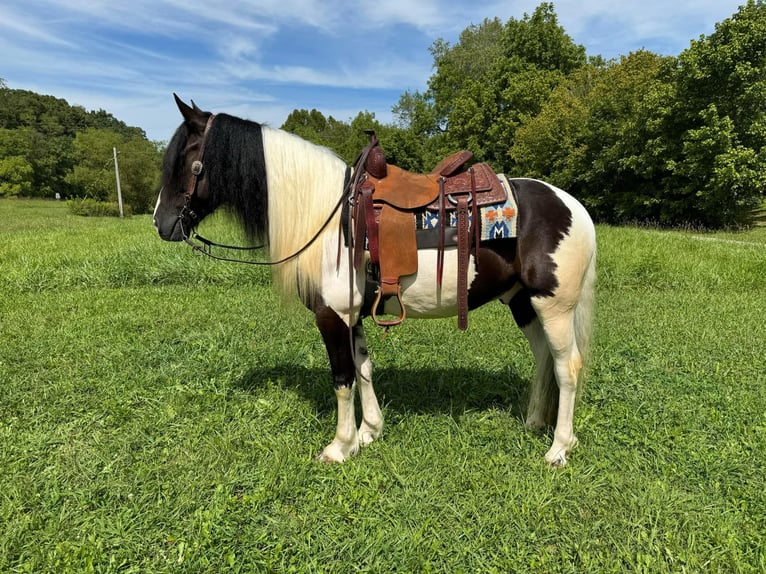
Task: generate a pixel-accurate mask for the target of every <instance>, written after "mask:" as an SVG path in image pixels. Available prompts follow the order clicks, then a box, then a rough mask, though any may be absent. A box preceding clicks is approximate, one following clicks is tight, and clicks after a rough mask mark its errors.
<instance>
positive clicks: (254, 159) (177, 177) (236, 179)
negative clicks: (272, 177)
mask: <svg viewBox="0 0 766 574" xmlns="http://www.w3.org/2000/svg"><path fill="white" fill-rule="evenodd" d="M188 137H189V127H188V126H187V125H186V123H183V124H181V126H180V127H179V128H178V129H177V130H176V133H175V134H174V136H173V138H172V139H171V141H170V143H169V144H168V150H167V153H166V156H165V157H166V160H165V163H164V165H163V181H165V182H179V181H183V173H182V171H183V168H184V165H185V160H186V158H185V148H186V141H187V139H188ZM203 164H204V166H205V168H204V169H205V173H206V176H207V181H208V186H209V189H210V194H211V197H210V203H209V206H208V212H212V211H213V210H214V209H216V208H217V207H218V206H220V205H223V206H225V207H227V208H228V209H230V210H231V211H232V213H234V214H235V215H236V217H237V218H238V219H239V220H240V222H241V223H242V226H243V227H244V230H245V233H246V234H247V236H248V238H249V239H251V240H254V241H260V240H262V239H264V238H265V237H266V236H267V233H268V220H269V214H268V195H267V192H268V188H267V184H266V165H265V160H264V155H263V138H262V136H261V125H260V124H258V123H256V122H252V121H248V120H243V119H240V118H237V117H234V116H230V115H228V114H217V115H216V117H215V120H214V121H213V124H212V126H211V127H210V131H209V133H208V135H207V139H206V141H205V157H204V158H203Z"/></svg>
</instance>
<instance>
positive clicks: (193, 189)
mask: <svg viewBox="0 0 766 574" xmlns="http://www.w3.org/2000/svg"><path fill="white" fill-rule="evenodd" d="M214 119H215V114H210V117H209V118H208V119H207V123H206V124H205V131H204V132H203V133H202V143H201V144H200V147H199V152H198V153H197V159H195V160H194V161H193V162H192V167H191V173H192V175H191V179H189V183H188V185H187V186H186V191H185V192H184V204H183V207H182V208H181V211H180V212H179V214H178V222H179V225H180V226H181V238H182V239H183V241H184V243H186V244H187V245H189V246H190V247H191V248H192V249H193V250H194V251H196V252H197V253H202V254H203V255H206V256H207V257H210V258H211V259H215V260H217V261H229V262H232V263H244V264H246V265H267V266H271V265H281V264H282V263H287V262H288V261H290V260H292V259H295V258H296V257H298V256H299V255H301V254H302V253H303V252H304V251H306V250H307V249H308V248H309V247H311V246H312V245H313V244H314V242H315V241H316V240H317V239H318V238H319V236H320V235H321V234H322V232H323V231H324V230H325V229H326V228H327V226H328V225H330V222H332V220H333V218H334V217H335V215H336V214H337V213H338V210H339V209H340V208H341V206H342V205H343V202H344V200H346V198H348V197H350V195H351V190H352V189H353V187H352V186H351V182H350V181H349V177H348V174H347V177H346V183H345V184H344V186H343V193H342V194H341V196H340V198H339V199H338V202H337V203H336V204H335V207H334V208H333V210H332V212H330V215H329V216H328V217H327V219H326V220H325V222H324V223H323V224H322V225H321V227H320V228H319V229H318V230H317V232H316V233H315V234H314V235H313V237H311V239H309V241H308V242H307V243H306V244H305V245H304V246H303V247H301V248H300V249H298V251H296V252H295V253H293V254H291V255H288V256H287V257H283V258H282V259H279V260H277V261H250V260H247V259H235V258H230V257H221V256H219V255H214V254H213V253H212V248H213V247H218V248H221V249H231V250H239V251H254V250H257V249H262V248H263V247H265V245H258V246H254V247H242V246H236V245H225V244H222V243H216V242H214V241H211V240H209V239H206V238H204V237H202V236H201V235H200V234H198V233H197V232H196V230H195V228H196V226H197V224H198V223H199V222H200V221H201V220H202V218H201V217H199V216H198V215H197V214H196V213H195V212H194V210H193V209H192V208H191V202H192V198H193V197H194V196H195V194H196V193H197V186H198V185H199V179H200V176H201V175H202V172H203V170H204V167H205V166H204V163H203V159H204V156H205V144H206V143H207V136H208V133H209V132H210V127H211V126H212V125H213V120H214ZM185 218H188V219H189V220H191V222H192V225H191V230H190V231H191V236H190V234H189V233H187V231H186V229H185V227H184V219H185ZM195 239H196V240H197V241H199V242H200V243H201V245H200V243H195V242H194V240H195Z"/></svg>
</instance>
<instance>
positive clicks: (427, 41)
mask: <svg viewBox="0 0 766 574" xmlns="http://www.w3.org/2000/svg"><path fill="white" fill-rule="evenodd" d="M741 1H742V0H675V1H674V2H673V4H672V6H671V5H670V4H669V3H668V2H667V0H663V1H660V0H643V1H642V2H639V3H636V2H634V1H633V0H631V1H628V0H613V1H612V2H610V3H605V2H603V1H602V0H560V1H558V2H556V3H555V10H556V14H557V16H558V19H559V23H560V24H561V25H562V26H563V27H564V28H565V30H566V31H567V33H569V35H570V36H572V38H573V39H574V40H575V42H577V43H579V44H584V45H585V46H586V48H587V50H588V53H589V54H590V55H596V54H602V55H604V56H606V57H613V56H617V55H620V54H627V53H628V52H630V51H633V50H636V49H639V48H642V47H643V48H647V49H650V50H654V51H658V50H659V51H660V52H661V53H665V54H678V53H680V51H682V50H683V49H684V48H685V47H687V46H688V44H689V41H690V40H691V39H696V38H697V37H699V35H700V34H708V33H710V32H711V31H712V30H713V26H714V24H715V22H718V21H721V20H723V19H724V18H726V17H728V16H730V15H731V14H732V13H733V12H735V11H736V10H737V6H738V4H739V3H740V2H741ZM539 4H540V2H539V1H538V0H490V1H483V0H475V1H473V2H470V3H464V2H452V1H450V0H419V1H418V2H412V0H387V1H386V2H375V3H373V2H359V1H358V0H326V1H323V2H316V1H315V0H238V1H237V0H235V1H232V2H226V3H219V4H217V5H215V6H213V4H211V3H210V1H209V0H132V1H131V2H114V1H113V0H36V1H35V2H28V1H26V0H6V1H5V2H4V3H3V5H2V6H1V7H0V53H2V54H3V66H2V69H0V77H2V78H4V79H5V80H6V81H7V83H8V85H9V86H10V87H12V88H14V87H18V88H23V89H31V90H34V91H38V92H40V93H47V94H53V95H56V96H57V97H63V98H66V99H67V100H69V101H70V102H71V103H75V104H79V105H83V106H85V107H86V108H88V109H99V108H101V109H106V110H107V111H109V112H110V113H112V114H113V115H115V116H116V117H118V118H119V119H121V120H123V121H125V122H127V123H129V124H131V125H138V126H141V127H143V128H144V129H146V131H147V132H148V133H149V135H150V137H152V138H154V139H167V138H168V137H170V135H171V134H172V131H173V129H175V126H176V125H177V119H178V118H177V111H176V110H175V106H174V104H173V100H172V97H171V94H172V92H173V91H176V92H178V93H179V94H180V95H182V96H184V97H185V98H194V99H195V100H196V101H198V103H200V105H203V104H205V103H206V104H207V105H208V106H209V107H210V108H211V109H215V110H216V111H229V112H232V113H237V112H238V111H240V110H241V111H242V114H243V115H246V116H247V117H250V118H251V119H255V120H258V121H268V122H271V123H276V124H281V122H282V121H283V120H284V119H285V118H286V116H287V115H288V114H289V112H290V111H292V110H293V109H295V108H307V109H311V108H317V109H320V111H322V112H323V113H325V114H326V115H333V116H334V117H337V118H341V119H347V118H349V117H353V116H355V115H356V113H357V112H358V111H361V110H368V111H371V112H374V113H375V114H376V116H377V117H378V118H379V119H381V118H383V117H386V118H387V117H390V108H391V106H393V105H394V104H396V100H397V99H398V95H401V94H402V93H404V91H405V90H407V89H423V88H424V87H425V85H426V82H427V80H428V77H429V76H430V75H431V73H432V69H431V65H432V58H431V56H430V54H429V53H428V47H429V46H430V45H431V44H432V43H433V41H434V40H435V39H436V38H438V37H442V38H444V39H446V40H448V41H450V42H453V43H454V42H455V41H457V39H458V36H459V34H460V32H461V31H463V30H464V29H465V28H467V27H468V26H469V25H470V24H471V23H479V22H481V21H482V20H483V19H484V18H492V17H498V18H499V19H500V20H502V21H507V20H508V19H509V18H511V17H513V18H517V19H520V18H522V17H523V15H524V13H529V14H531V13H532V12H533V11H534V10H535V8H536V7H537V6H538V5H539ZM397 94H398V95H397Z"/></svg>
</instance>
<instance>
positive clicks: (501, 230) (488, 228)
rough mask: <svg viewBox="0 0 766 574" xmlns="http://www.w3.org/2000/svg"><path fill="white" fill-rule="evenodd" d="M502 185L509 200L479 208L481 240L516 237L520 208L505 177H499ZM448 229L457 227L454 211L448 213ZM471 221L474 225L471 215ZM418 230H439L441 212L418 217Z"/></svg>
mask: <svg viewBox="0 0 766 574" xmlns="http://www.w3.org/2000/svg"><path fill="white" fill-rule="evenodd" d="M498 178H499V179H500V183H501V184H502V185H503V187H504V188H505V190H506V191H507V192H508V199H507V200H506V201H505V203H499V204H495V205H487V206H485V207H480V208H479V217H480V218H481V239H482V240H486V239H504V238H510V237H516V220H517V219H518V213H519V210H518V206H517V205H516V201H515V200H514V197H513V192H512V191H511V186H510V185H509V184H508V180H507V179H506V178H505V176H504V175H498ZM446 215H447V217H448V221H447V225H446V226H447V227H448V228H450V227H457V214H456V213H455V212H454V211H451V212H448V213H447V214H446ZM469 221H470V222H471V224H473V216H472V215H469ZM417 228H418V229H434V230H435V229H438V228H439V212H438V211H424V212H422V213H421V214H420V215H419V217H418V222H417Z"/></svg>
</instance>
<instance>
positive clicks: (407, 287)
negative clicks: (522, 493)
mask: <svg viewBox="0 0 766 574" xmlns="http://www.w3.org/2000/svg"><path fill="white" fill-rule="evenodd" d="M174 97H175V100H176V105H177V107H178V109H179V111H180V113H181V116H182V118H183V121H182V123H181V124H180V125H179V127H178V129H177V130H176V131H175V133H174V135H173V137H172V139H171V140H170V142H169V144H168V147H167V151H166V153H165V156H164V160H163V167H162V180H161V188H160V192H159V197H158V199H157V204H156V207H155V210H154V217H153V221H154V226H155V227H156V230H157V232H158V233H159V236H160V237H161V238H162V239H163V240H167V241H187V242H190V243H191V241H190V234H191V233H192V232H193V231H194V230H195V229H196V227H197V226H198V224H199V222H200V221H202V220H203V219H204V218H205V216H207V215H209V214H210V213H212V212H213V211H215V210H216V209H217V208H219V207H222V206H223V207H224V208H226V209H228V210H230V211H231V212H232V213H233V214H234V215H235V216H236V218H237V219H238V221H239V223H241V225H242V227H243V229H244V231H245V233H246V236H247V237H248V238H250V239H252V240H253V241H265V244H266V245H267V247H268V253H269V256H270V259H271V263H273V264H274V265H273V279H274V284H275V288H276V289H278V290H279V291H281V292H282V293H283V294H285V295H289V296H294V297H295V296H297V297H298V298H300V299H301V300H302V302H303V303H304V304H305V305H306V307H307V308H308V309H309V310H310V311H311V312H313V313H314V316H315V321H316V325H317V328H318V330H319V333H320V334H321V336H322V339H323V341H324V344H325V347H326V350H327V355H328V357H329V363H330V370H331V373H332V380H333V387H334V391H335V395H336V399H337V421H336V429H335V436H334V438H333V439H332V441H331V442H330V443H329V444H328V445H327V446H326V447H325V448H324V449H323V450H322V452H321V453H320V454H319V455H318V459H319V460H321V461H324V462H343V461H345V460H346V459H348V458H349V457H351V456H352V455H355V454H357V452H358V451H359V450H360V448H361V447H365V446H367V445H369V444H370V443H372V442H373V441H374V440H377V439H378V438H380V436H381V432H382V430H383V415H382V413H381V409H380V406H379V404H378V400H377V397H376V396H375V390H374V388H373V384H372V362H371V360H370V356H369V352H368V348H367V343H366V339H365V332H364V328H363V321H362V319H363V318H364V317H366V316H369V315H370V308H369V304H365V297H364V295H365V282H366V280H367V273H368V269H367V268H366V267H364V266H362V268H361V269H355V268H354V267H353V266H352V265H346V264H345V263H341V259H342V257H341V244H342V243H343V236H342V234H343V227H342V224H341V216H342V215H341V211H342V209H340V208H341V207H342V204H343V203H344V202H346V201H348V191H347V190H348V180H349V173H350V172H351V171H352V168H351V167H349V166H347V165H346V163H345V162H344V161H343V160H342V159H341V158H340V157H338V156H337V155H336V154H335V153H333V152H332V151H331V150H329V149H327V148H325V147H321V146H318V145H315V144H313V143H310V142H308V141H306V140H304V139H302V138H300V137H298V136H295V135H293V134H290V133H288V132H286V131H283V130H280V129H276V128H273V127H269V126H267V125H263V124H259V123H257V122H254V121H251V120H247V119H242V118H238V117H236V116H233V115H229V114H225V113H219V114H212V113H211V112H208V111H203V110H202V109H200V108H199V107H198V106H197V105H196V104H195V103H194V102H193V101H192V102H191V104H192V105H191V106H189V105H187V104H186V103H184V102H183V101H182V100H181V99H180V98H179V97H178V96H177V95H175V94H174ZM509 180H510V181H511V183H512V185H513V188H514V190H515V195H516V199H517V205H518V222H517V233H516V237H514V238H498V239H490V240H482V241H481V242H480V244H479V245H478V246H477V247H476V248H475V249H473V250H472V252H471V255H470V266H469V269H470V276H469V277H468V307H469V309H475V308H477V307H480V306H482V305H484V304H486V303H488V302H490V301H494V300H499V301H500V302H501V303H502V305H503V306H507V307H508V308H509V309H510V312H511V316H512V317H513V319H514V321H515V323H516V324H517V326H518V327H519V328H520V329H521V331H522V332H523V334H524V335H525V336H526V338H527V340H528V342H529V345H530V347H531V351H532V355H533V356H534V360H535V374H534V377H533V380H532V382H531V389H530V392H529V403H528V406H527V414H526V419H525V424H526V426H527V427H530V428H534V429H545V428H546V427H549V426H554V430H553V439H552V444H551V446H550V448H549V450H548V451H547V452H546V453H545V460H546V461H547V463H548V464H550V465H552V466H556V467H561V466H564V465H565V464H566V463H567V456H568V454H569V452H570V451H571V450H572V448H574V446H575V445H576V444H577V438H576V436H575V434H574V424H573V419H574V409H575V399H576V397H577V393H578V390H579V389H581V388H582V382H583V376H584V375H583V371H584V363H585V361H586V358H587V354H588V347H589V342H590V340H591V333H592V324H593V309H594V292H595V277H596V233H595V228H594V225H593V222H592V220H591V218H590V216H589V215H588V212H587V211H586V209H585V208H584V207H583V206H582V205H581V204H580V203H579V202H578V201H577V200H576V199H575V198H574V197H572V196H571V195H569V194H568V193H566V192H565V191H563V190H561V189H558V188H557V187H555V186H554V185H551V184H549V183H545V182H543V181H540V180H536V179H529V178H513V179H510V178H509ZM455 251H456V250H455V249H454V248H447V249H445V250H444V253H442V254H441V256H442V257H443V258H444V262H443V269H444V272H443V279H442V280H441V281H440V282H439V284H437V279H436V273H435V271H434V270H435V269H436V254H435V253H436V251H435V250H434V249H422V250H419V251H418V252H417V257H418V263H419V265H418V271H417V273H415V274H413V275H411V276H408V277H402V282H401V300H402V303H403V304H404V305H406V307H407V309H408V317H410V318H429V317H447V316H454V315H455V314H456V308H457V285H456V283H457V278H456V275H457V273H456V272H455V269H456V268H457V263H456V258H457V255H456V253H455ZM350 257H351V255H350V253H349V258H350ZM339 263H340V264H339ZM386 312H388V311H386ZM392 312H395V311H392ZM357 392H358V393H359V399H360V404H361V409H362V416H361V421H360V423H359V426H357V421H356V416H355V412H354V400H355V394H356V393H357Z"/></svg>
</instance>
